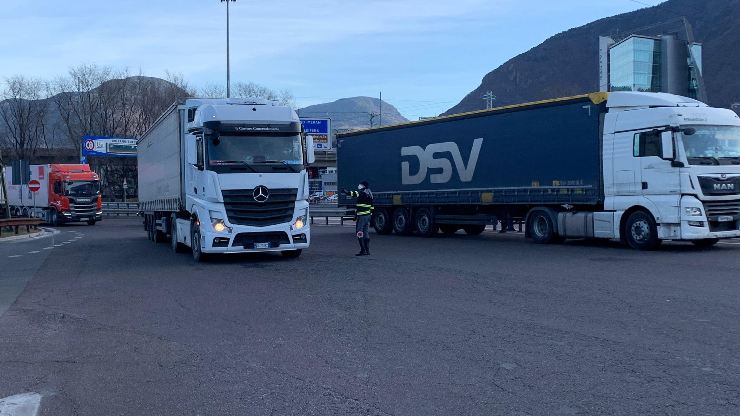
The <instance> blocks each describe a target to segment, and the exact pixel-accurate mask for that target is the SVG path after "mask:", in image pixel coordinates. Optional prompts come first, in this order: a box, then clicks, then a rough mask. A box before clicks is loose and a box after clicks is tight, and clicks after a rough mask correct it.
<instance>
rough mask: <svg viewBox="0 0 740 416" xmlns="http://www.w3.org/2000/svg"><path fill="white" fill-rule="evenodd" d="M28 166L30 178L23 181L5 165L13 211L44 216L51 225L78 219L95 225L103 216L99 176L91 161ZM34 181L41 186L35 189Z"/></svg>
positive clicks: (21, 215)
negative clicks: (91, 166) (91, 165)
mask: <svg viewBox="0 0 740 416" xmlns="http://www.w3.org/2000/svg"><path fill="white" fill-rule="evenodd" d="M29 170H30V179H31V180H30V181H29V182H28V183H20V181H19V180H18V178H16V180H14V178H13V170H12V169H11V168H10V167H7V168H5V181H6V186H7V190H8V203H9V205H10V213H11V215H13V216H16V217H37V218H43V219H44V220H45V221H46V222H47V223H49V224H51V225H58V224H62V223H65V222H79V221H86V222H87V224H88V225H95V223H96V222H98V221H100V220H102V219H103V198H102V196H101V195H100V179H99V178H98V174H97V173H95V172H93V171H92V170H90V166H89V165H62V164H50V165H30V166H29ZM36 182H38V185H36ZM29 183H30V184H31V185H32V186H29ZM33 185H36V186H38V187H39V190H38V191H36V192H32V191H31V190H32V189H33V188H34V186H33Z"/></svg>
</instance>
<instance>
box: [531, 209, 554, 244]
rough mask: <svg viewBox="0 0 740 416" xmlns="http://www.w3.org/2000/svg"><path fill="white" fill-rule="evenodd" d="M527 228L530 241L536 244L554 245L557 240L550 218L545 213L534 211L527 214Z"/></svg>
mask: <svg viewBox="0 0 740 416" xmlns="http://www.w3.org/2000/svg"><path fill="white" fill-rule="evenodd" d="M527 228H528V229H529V234H530V236H531V237H532V241H534V242H535V243H537V244H549V243H555V242H557V241H558V240H559V239H558V235H557V234H556V233H555V225H554V224H553V222H552V218H550V215H548V213H547V212H545V211H534V212H533V213H531V214H529V221H528V222H527Z"/></svg>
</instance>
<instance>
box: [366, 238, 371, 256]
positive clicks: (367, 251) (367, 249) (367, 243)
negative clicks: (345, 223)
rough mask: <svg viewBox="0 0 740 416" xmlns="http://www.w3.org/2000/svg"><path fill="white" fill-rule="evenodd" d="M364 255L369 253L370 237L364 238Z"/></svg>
mask: <svg viewBox="0 0 740 416" xmlns="http://www.w3.org/2000/svg"><path fill="white" fill-rule="evenodd" d="M365 255H366V256H369V255H370V239H369V238H366V239H365Z"/></svg>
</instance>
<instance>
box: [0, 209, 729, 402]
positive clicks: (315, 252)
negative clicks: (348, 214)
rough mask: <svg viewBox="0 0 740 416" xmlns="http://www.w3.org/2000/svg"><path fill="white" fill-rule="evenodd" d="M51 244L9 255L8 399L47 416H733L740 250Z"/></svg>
mask: <svg viewBox="0 0 740 416" xmlns="http://www.w3.org/2000/svg"><path fill="white" fill-rule="evenodd" d="M61 231H62V234H61V235H62V236H64V235H65V234H64V233H68V234H69V235H70V236H71V237H70V238H69V241H70V243H68V244H58V247H54V244H52V247H53V248H51V249H47V250H44V249H43V248H44V247H48V246H49V241H46V242H44V240H38V241H36V242H34V243H23V244H27V245H26V246H23V247H21V246H20V245H17V244H0V288H3V290H6V289H5V288H11V287H12V288H15V289H13V290H14V291H15V292H17V293H15V292H14V293H15V294H13V295H11V294H10V293H11V292H10V289H7V290H8V291H7V292H4V295H5V298H7V299H10V298H11V297H12V298H14V299H10V301H8V302H7V310H6V311H5V312H4V313H3V312H2V310H0V398H2V397H6V396H11V395H14V394H20V393H25V392H37V393H40V394H41V395H42V396H43V399H42V402H41V412H40V414H41V415H145V414H146V415H270V414H274V415H425V416H426V415H498V414H501V415H581V414H583V415H602V414H610V415H634V414H658V415H661V414H665V415H737V414H740V348H739V346H740V324H738V322H739V318H740V300H739V295H740V273H739V271H740V267H739V266H740V255H739V254H740V243H734V242H733V243H731V244H721V245H718V246H717V247H715V248H714V249H711V250H697V249H695V248H694V247H693V246H691V245H687V244H677V243H676V244H666V245H664V247H663V249H661V250H660V251H657V252H649V253H642V252H635V251H632V250H629V249H626V248H622V247H620V246H619V245H618V244H616V243H593V242H569V243H566V244H562V245H554V246H539V245H533V244H530V243H528V242H526V241H524V239H523V238H522V237H521V236H520V235H516V234H505V235H499V234H494V233H490V232H486V233H484V234H483V235H482V236H478V237H469V236H465V235H462V234H458V235H455V236H451V237H442V236H440V237H439V238H432V239H422V238H417V237H397V236H377V235H373V241H372V247H371V251H372V253H373V255H372V256H370V257H365V258H355V257H354V253H355V252H356V250H357V247H356V242H355V240H354V236H353V229H352V228H351V227H340V226H328V227H326V226H315V227H314V229H313V242H312V247H311V249H310V250H308V251H306V252H304V254H303V256H302V257H301V258H299V259H297V260H295V259H283V258H281V257H279V256H271V255H270V256H266V255H259V256H237V257H225V258H220V259H216V260H214V261H213V262H211V263H208V264H194V263H193V262H192V260H191V258H190V257H189V254H174V253H171V252H170V250H169V246H168V245H167V244H160V245H155V244H154V243H152V242H149V241H148V240H147V239H146V236H145V233H144V231H143V229H142V226H141V224H140V221H139V220H135V219H132V220H106V221H104V222H102V223H100V224H98V225H96V226H95V227H87V226H69V227H62V228H61ZM75 233H76V234H75ZM82 233H84V236H83V235H82ZM76 237H80V238H76ZM28 244H30V245H28ZM33 244H35V246H34V245H33ZM14 247H16V248H18V249H17V250H16V248H14ZM14 250H16V251H18V252H19V253H20V250H23V251H24V253H23V256H21V257H12V256H16V255H18V254H17V253H15V251H14ZM33 251H38V253H33V254H31V252H33ZM21 262H25V263H21ZM20 276H22V277H20ZM16 296H17V298H16Z"/></svg>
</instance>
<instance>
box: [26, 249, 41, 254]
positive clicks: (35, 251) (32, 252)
mask: <svg viewBox="0 0 740 416" xmlns="http://www.w3.org/2000/svg"><path fill="white" fill-rule="evenodd" d="M39 253H41V252H40V251H38V250H34V251H29V252H28V254H39Z"/></svg>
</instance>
